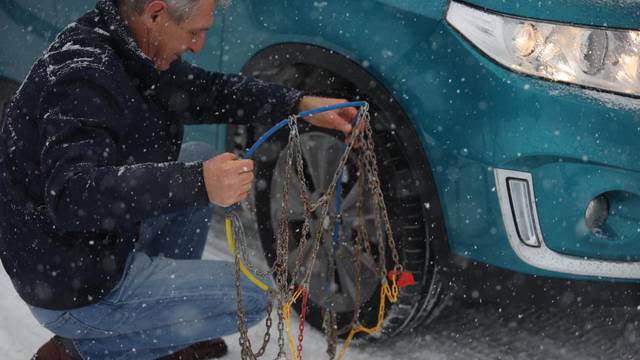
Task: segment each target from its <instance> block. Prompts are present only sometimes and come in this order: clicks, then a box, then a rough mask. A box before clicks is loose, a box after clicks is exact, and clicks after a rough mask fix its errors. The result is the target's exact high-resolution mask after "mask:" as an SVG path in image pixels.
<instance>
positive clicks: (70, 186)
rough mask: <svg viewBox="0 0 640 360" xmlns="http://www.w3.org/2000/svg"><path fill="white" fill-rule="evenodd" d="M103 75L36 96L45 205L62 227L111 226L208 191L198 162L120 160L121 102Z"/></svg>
mask: <svg viewBox="0 0 640 360" xmlns="http://www.w3.org/2000/svg"><path fill="white" fill-rule="evenodd" d="M108 82H109V77H108V76H106V74H100V73H97V74H96V75H95V76H90V75H89V74H87V73H84V74H83V75H82V79H79V78H78V79H73V78H72V79H66V81H64V82H63V81H58V82H56V83H55V84H54V86H53V87H52V88H51V89H50V91H47V92H46V95H45V96H44V98H43V101H44V104H47V105H46V106H45V108H47V109H48V111H47V112H46V113H45V114H43V116H42V122H41V126H40V130H39V132H40V134H39V137H40V146H41V159H40V160H41V174H42V176H43V186H44V196H45V204H46V206H47V210H48V211H49V214H50V216H51V217H52V219H53V221H54V223H55V224H56V226H57V227H59V228H60V230H62V231H100V230H106V231H113V230H114V228H115V227H117V225H118V224H122V223H133V222H138V221H140V220H143V219H145V218H149V217H153V216H157V215H158V214H161V213H169V212H174V211H178V210H182V209H186V208H188V207H193V206H205V205H207V204H208V198H207V195H206V190H205V187H204V183H203V182H204V180H203V176H202V163H201V162H193V163H186V164H184V163H177V162H167V163H159V164H158V163H144V164H136V165H129V166H119V165H117V164H122V163H123V162H122V161H121V160H122V159H119V157H120V155H119V149H118V145H117V143H118V142H117V140H118V137H119V134H123V132H124V131H126V126H127V124H126V123H124V121H126V120H124V119H126V118H127V117H126V116H124V103H122V102H119V100H118V97H117V96H115V95H114V92H113V91H114V89H110V86H111V85H109V83H108Z"/></svg>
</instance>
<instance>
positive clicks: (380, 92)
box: [229, 44, 449, 338]
mask: <svg viewBox="0 0 640 360" xmlns="http://www.w3.org/2000/svg"><path fill="white" fill-rule="evenodd" d="M309 51H314V52H315V51H317V52H318V53H316V54H315V55H313V56H310V54H309V53H308V52H309ZM317 54H320V55H319V56H317ZM323 56H325V57H327V56H328V57H331V58H330V59H327V58H324V59H323V58H322V57H323ZM282 59H287V60H288V61H282ZM314 60H315V61H314ZM341 62H345V64H346V65H348V66H346V65H345V64H341ZM326 64H333V65H334V67H335V68H334V69H328V68H327V66H326ZM339 69H342V70H344V69H351V70H350V71H347V74H344V73H342V74H340V70H339ZM244 72H245V73H246V74H248V75H252V76H254V77H257V78H260V79H263V80H267V81H271V82H275V83H280V84H283V85H287V86H291V87H295V88H298V89H301V90H304V91H305V92H306V93H308V94H313V95H319V96H328V97H340V98H347V99H362V100H366V101H368V102H369V103H370V104H371V110H370V113H371V117H372V127H373V128H374V140H375V144H376V145H375V151H376V154H377V157H378V166H379V169H380V174H379V176H380V180H381V185H382V191H383V194H384V199H385V203H386V204H387V209H388V211H389V216H390V221H391V226H392V230H393V234H394V238H395V241H396V243H397V248H398V250H399V255H400V261H401V262H402V263H403V264H404V267H405V270H406V271H410V272H411V273H412V274H413V276H414V278H415V280H416V282H417V285H415V286H410V287H407V288H404V289H403V290H402V291H401V292H400V296H399V299H398V302H397V303H395V304H392V305H389V304H387V308H386V314H385V322H384V324H383V327H382V331H381V332H380V333H379V334H378V335H377V336H376V337H374V338H388V337H391V336H393V335H395V334H398V333H400V332H402V331H406V330H409V329H412V328H414V327H415V326H417V325H418V324H421V323H423V322H425V321H427V320H429V319H432V318H433V317H434V316H435V315H436V314H437V313H438V312H439V311H440V310H441V309H442V307H443V306H444V305H445V304H446V303H447V300H448V298H449V297H448V294H449V291H448V281H447V280H445V278H444V277H443V271H442V270H443V269H442V265H443V264H444V263H445V261H443V260H444V259H445V258H448V256H447V255H446V254H448V249H446V238H445V236H446V234H445V231H444V222H443V219H442V214H441V210H440V203H439V200H438V197H437V191H436V188H435V182H434V180H433V177H432V175H431V171H430V167H429V166H428V162H427V159H426V157H425V156H424V152H423V151H416V150H417V149H422V145H421V144H420V142H419V140H418V137H417V135H416V133H415V130H414V129H413V127H412V126H411V124H410V122H409V120H408V118H407V117H406V115H405V114H404V112H403V111H402V109H401V108H400V107H399V105H398V104H397V102H395V100H394V99H393V97H392V96H391V95H390V93H389V92H388V91H386V90H385V89H384V88H383V87H382V86H381V85H380V84H379V83H377V82H376V81H375V80H374V79H373V78H372V77H370V76H369V75H368V74H367V73H366V72H365V71H364V70H362V69H361V68H360V67H359V66H357V64H355V63H352V62H351V61H350V60H348V59H346V58H343V57H338V55H336V54H335V53H333V52H330V51H328V50H324V49H319V48H315V47H309V46H304V45H297V44H294V45H291V46H290V47H284V45H282V46H278V47H274V48H270V49H267V50H266V51H263V53H261V54H259V55H258V56H256V57H255V58H254V59H253V60H252V61H251V62H250V63H249V64H247V66H246V67H245V69H244ZM363 84H365V85H363ZM305 124H306V123H305V122H301V123H300V125H301V130H300V132H301V139H302V146H303V149H304V148H305V147H308V150H309V151H307V154H311V153H319V152H322V153H324V155H325V156H326V158H327V159H329V158H337V157H339V156H340V152H338V151H336V152H334V153H331V154H329V153H327V152H331V151H329V150H328V149H337V148H339V147H338V144H340V143H341V142H342V141H343V139H342V138H341V137H340V134H337V133H335V132H332V131H328V130H325V129H319V128H314V127H312V126H308V125H307V126H305ZM266 130H268V129H267V128H266V127H265V126H254V127H234V128H231V134H230V136H229V139H230V140H231V143H232V145H233V146H234V147H235V148H236V149H242V148H246V147H247V146H248V145H250V144H251V143H252V142H253V141H255V140H256V139H257V137H259V135H261V134H262V133H264V132H265V131H266ZM287 136H288V135H287V132H286V131H281V132H280V133H279V134H277V135H276V136H274V137H273V138H272V140H270V141H269V142H267V143H265V144H263V145H262V146H261V147H260V148H259V149H258V151H257V152H256V154H255V156H254V161H255V164H256V169H257V171H256V191H255V208H256V217H257V221H258V231H259V235H260V239H261V243H262V248H263V250H264V252H265V257H266V259H267V262H268V264H269V265H273V263H274V261H275V256H276V252H275V244H276V240H275V235H274V228H275V227H276V224H277V220H276V217H277V214H278V211H279V210H280V206H281V199H280V195H281V194H279V193H281V191H280V190H278V189H281V188H282V185H283V184H282V177H281V176H280V175H279V174H280V173H279V171H281V170H278V169H279V168H282V160H283V157H284V154H285V151H284V150H285V147H286V145H287V140H288V137H287ZM309 144H313V145H311V147H309V146H310V145H309ZM313 146H315V147H316V148H315V149H314V148H313ZM319 148H322V149H323V150H320V149H319ZM304 152H305V151H304V150H303V153H304ZM304 157H305V161H306V162H307V166H306V167H305V173H307V172H308V173H307V174H306V175H307V176H306V178H307V180H309V179H310V178H313V176H312V175H313V171H314V169H313V167H314V165H315V164H310V162H313V160H312V159H310V156H304ZM315 161H316V162H318V160H317V159H316V160H315ZM327 172H328V173H331V174H332V173H333V171H327ZM276 173H277V174H276ZM274 175H275V176H274ZM321 175H325V176H328V175H330V174H321ZM353 178H355V176H353ZM308 185H310V187H314V184H308ZM344 186H345V189H346V191H345V194H346V193H347V192H348V191H349V187H350V185H349V184H348V182H347V184H345V185H344ZM351 186H352V185H351ZM351 189H353V187H351ZM292 193H294V191H293V190H292V191H290V194H292ZM295 221H297V220H292V221H291V223H290V225H291V227H290V230H291V231H292V234H294V235H293V236H294V237H295V229H296V227H299V225H300V224H299V223H295ZM314 221H315V222H316V223H317V222H318V220H317V219H316V220H314ZM348 227H349V224H344V225H343V228H348ZM376 246H377V245H372V248H375V247H376ZM345 251H346V250H345ZM293 253H294V252H292V254H293ZM386 253H387V269H391V268H392V267H393V263H392V261H391V259H390V258H391V256H390V253H389V249H388V248H387V251H386ZM317 263H320V262H319V261H318V262H317ZM341 276H344V274H342V275H341V274H338V276H337V278H338V279H337V282H338V283H340V278H341ZM316 280H317V279H316ZM347 280H348V279H347ZM352 280H353V279H352ZM371 280H372V279H371V278H368V279H365V278H364V277H363V279H362V282H361V288H362V289H363V290H362V292H363V293H365V294H366V296H364V298H363V299H362V302H361V304H362V305H361V307H360V309H361V310H360V314H361V323H362V324H363V325H365V326H374V325H375V323H376V321H377V318H378V305H379V291H380V285H379V282H375V280H377V279H373V281H374V285H371ZM316 282H317V281H316ZM345 283H348V281H345ZM314 285H315V286H317V284H314V281H313V279H312V290H311V291H310V292H311V295H310V300H309V309H308V311H307V315H306V319H307V321H308V322H309V323H310V324H311V325H312V326H313V327H315V328H317V329H320V330H321V329H322V326H323V316H322V308H323V306H322V305H321V302H322V301H321V294H322V290H321V291H316V293H315V296H314V291H313V287H314ZM365 285H366V286H368V287H369V288H368V290H367V291H365ZM371 286H373V287H374V289H373V290H372V289H371ZM352 290H353V289H346V290H344V292H345V293H348V292H349V291H352ZM339 296H342V299H345V300H344V301H343V302H342V305H343V306H341V307H340V308H339V309H338V310H339V311H338V314H337V321H338V328H343V327H345V326H347V325H348V324H349V323H350V322H351V319H352V316H353V309H352V308H351V309H349V303H348V298H349V296H348V294H340V291H339ZM352 298H353V297H352ZM352 304H353V303H352ZM352 304H351V305H352ZM296 306H298V307H297V310H298V311H299V310H300V309H299V305H298V304H296ZM336 306H337V305H336ZM345 335H346V332H343V333H342V334H341V336H345Z"/></svg>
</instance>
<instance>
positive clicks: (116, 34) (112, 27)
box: [96, 0, 155, 69]
mask: <svg viewBox="0 0 640 360" xmlns="http://www.w3.org/2000/svg"><path fill="white" fill-rule="evenodd" d="M116 1H117V0H98V2H97V4H96V11H97V12H98V14H99V15H100V17H102V18H103V19H104V20H103V24H104V25H106V26H105V27H106V29H103V30H104V31H106V32H108V33H109V34H110V35H111V37H112V38H113V39H114V40H115V45H116V47H117V48H118V51H120V52H122V53H124V54H125V56H126V57H127V60H133V61H135V62H138V63H142V64H144V65H147V66H150V67H151V68H153V69H155V65H154V63H153V60H151V58H149V57H148V56H147V55H146V54H145V53H144V52H142V50H141V49H140V47H139V46H138V43H136V41H135V39H134V38H133V34H132V33H131V30H129V27H128V26H127V24H126V23H125V21H124V20H123V19H122V17H121V16H120V10H119V9H118V5H117V3H116Z"/></svg>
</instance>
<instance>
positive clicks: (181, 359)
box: [158, 338, 229, 360]
mask: <svg viewBox="0 0 640 360" xmlns="http://www.w3.org/2000/svg"><path fill="white" fill-rule="evenodd" d="M227 351H229V350H228V349H227V344H226V343H225V342H224V340H222V339H220V338H218V339H213V340H207V341H201V342H197V343H195V344H192V345H191V346H189V347H186V348H184V349H182V350H179V351H176V352H174V353H173V354H171V355H168V356H163V357H161V358H159V359H158V360H204V359H217V358H221V357H223V356H224V355H226V354H227Z"/></svg>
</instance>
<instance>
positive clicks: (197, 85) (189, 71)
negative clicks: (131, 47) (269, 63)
mask: <svg viewBox="0 0 640 360" xmlns="http://www.w3.org/2000/svg"><path fill="white" fill-rule="evenodd" d="M159 89H160V90H159V96H160V99H161V102H163V103H165V104H166V108H167V109H168V110H169V111H170V112H172V113H173V114H174V115H175V116H177V118H178V119H180V121H182V122H183V123H185V124H203V123H235V124H249V123H256V122H260V123H275V122H277V121H279V120H281V119H284V118H286V117H287V116H289V115H291V114H295V113H297V112H298V111H297V107H298V103H299V102H300V99H301V98H302V97H303V95H304V94H303V92H302V91H299V90H296V89H293V88H288V87H285V86H280V85H277V84H273V83H269V82H265V81H262V80H258V79H255V78H252V77H246V76H241V75H232V74H223V73H216V72H209V71H206V70H204V69H201V68H199V67H197V66H194V65H191V64H189V63H188V62H186V61H184V60H182V59H179V60H177V61H175V62H174V64H173V65H172V67H171V68H170V69H169V71H166V72H165V73H163V75H162V77H161V81H160V86H159Z"/></svg>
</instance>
